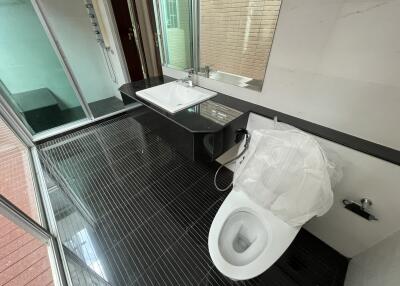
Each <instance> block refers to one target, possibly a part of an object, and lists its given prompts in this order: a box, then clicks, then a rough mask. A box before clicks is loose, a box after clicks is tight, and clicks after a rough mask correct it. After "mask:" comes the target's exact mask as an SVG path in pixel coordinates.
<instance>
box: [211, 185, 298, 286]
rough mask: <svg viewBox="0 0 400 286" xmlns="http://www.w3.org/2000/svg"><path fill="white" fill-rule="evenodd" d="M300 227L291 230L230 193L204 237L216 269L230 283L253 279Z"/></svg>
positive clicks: (239, 194)
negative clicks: (227, 278) (231, 281)
mask: <svg viewBox="0 0 400 286" xmlns="http://www.w3.org/2000/svg"><path fill="white" fill-rule="evenodd" d="M300 228H301V227H293V226H290V225H288V224H287V223H285V222H284V221H282V220H281V219H279V218H277V217H275V216H274V215H273V214H272V212H271V211H269V210H268V209H265V208H262V207H260V206H259V205H258V204H256V203H255V202H253V201H252V200H250V198H249V197H248V196H247V195H246V194H245V193H244V192H241V191H235V190H232V191H231V192H230V194H229V195H228V196H227V198H226V199H225V201H224V202H223V203H222V205H221V207H220V208H219V210H218V212H217V214H216V216H215V217H214V220H213V222H212V224H211V229H210V232H209V236H208V249H209V252H210V256H211V259H212V261H213V262H214V265H215V266H216V267H217V269H218V270H219V271H220V272H221V273H222V274H224V275H225V276H227V277H229V278H230V279H232V280H247V279H251V278H254V277H256V276H258V275H260V274H261V273H263V272H264V271H265V270H267V269H268V268H269V267H270V266H271V265H272V264H274V263H275V261H276V260H278V258H279V257H280V256H281V255H282V254H283V253H284V252H285V250H286V249H287V248H288V247H289V245H290V244H291V243H292V241H293V240H294V238H295V237H296V235H297V233H298V232H299V230H300Z"/></svg>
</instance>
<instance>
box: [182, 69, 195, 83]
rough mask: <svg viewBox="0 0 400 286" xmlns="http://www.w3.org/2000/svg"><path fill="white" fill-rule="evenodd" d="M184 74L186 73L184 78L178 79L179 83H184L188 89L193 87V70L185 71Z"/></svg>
mask: <svg viewBox="0 0 400 286" xmlns="http://www.w3.org/2000/svg"><path fill="white" fill-rule="evenodd" d="M185 72H187V75H186V77H185V78H182V79H180V80H179V82H182V83H185V84H186V85H187V86H189V87H193V86H194V83H193V75H194V69H193V68H190V69H186V70H185Z"/></svg>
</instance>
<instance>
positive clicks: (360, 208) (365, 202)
mask: <svg viewBox="0 0 400 286" xmlns="http://www.w3.org/2000/svg"><path fill="white" fill-rule="evenodd" d="M342 202H343V205H344V207H345V208H346V209H348V210H349V211H351V212H353V213H355V214H357V215H359V216H361V217H363V218H365V219H367V220H378V218H377V217H376V216H374V215H373V214H371V213H370V212H369V210H368V209H369V207H370V206H371V205H372V201H371V200H370V199H367V198H362V199H361V200H360V202H356V201H352V200H347V199H344V200H343V201H342Z"/></svg>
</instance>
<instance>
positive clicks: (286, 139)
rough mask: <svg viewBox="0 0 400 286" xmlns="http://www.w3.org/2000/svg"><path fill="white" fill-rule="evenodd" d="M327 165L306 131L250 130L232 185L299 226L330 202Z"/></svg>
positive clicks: (319, 148)
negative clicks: (247, 144) (247, 143)
mask: <svg viewBox="0 0 400 286" xmlns="http://www.w3.org/2000/svg"><path fill="white" fill-rule="evenodd" d="M330 167H331V165H330V164H329V162H328V160H327V158H326V154H325V153H324V151H323V150H322V149H321V147H320V145H319V144H318V142H317V141H316V140H315V139H314V138H313V137H312V136H310V135H308V134H307V133H304V132H302V131H300V130H298V129H295V128H290V127H289V126H287V125H286V126H283V125H282V126H281V128H276V129H272V130H254V131H253V132H252V134H251V143H250V147H249V150H248V151H247V153H246V155H245V157H244V158H243V159H242V160H240V161H239V162H238V163H237V166H236V172H235V175H234V189H235V190H236V191H243V192H245V193H246V194H247V195H248V196H249V197H250V198H251V199H252V200H253V201H255V202H256V203H258V204H259V205H260V206H262V207H264V208H268V209H270V210H271V211H272V212H273V213H274V214H275V215H276V216H277V217H279V218H280V219H282V220H284V221H285V222H287V223H288V224H290V225H293V226H299V225H302V224H304V223H305V222H306V221H308V220H309V219H310V218H312V217H314V216H321V215H323V214H324V213H326V212H327V211H328V210H329V208H330V207H331V206H332V203H333V193H332V189H331V183H330V175H329V172H328V169H329V168H330Z"/></svg>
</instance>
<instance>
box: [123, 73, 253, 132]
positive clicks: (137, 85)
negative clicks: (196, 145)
mask: <svg viewBox="0 0 400 286" xmlns="http://www.w3.org/2000/svg"><path fill="white" fill-rule="evenodd" d="M175 80H176V79H174V78H171V77H167V76H164V77H155V78H150V79H146V80H140V81H135V82H132V83H127V84H124V85H123V86H121V88H120V91H121V93H123V94H125V95H126V96H129V97H130V98H132V99H134V100H136V101H138V102H140V103H143V104H144V105H146V106H147V107H149V108H151V109H153V110H154V111H156V112H157V113H159V114H161V115H163V116H164V117H166V118H168V119H170V120H172V121H173V122H175V123H176V124H178V125H179V126H181V127H183V128H185V129H186V130H189V131H190V132H192V133H202V132H206V133H215V132H218V131H220V130H221V129H222V128H224V126H226V125H227V124H229V122H226V123H225V124H222V123H217V122H216V121H215V120H211V119H210V118H209V117H207V116H204V115H203V114H202V112H201V111H202V107H203V106H202V105H203V104H204V103H207V102H211V103H217V104H221V105H222V106H226V107H229V108H233V109H235V110H236V111H239V112H241V113H242V114H241V115H240V116H247V114H248V112H249V111H250V110H251V108H250V106H249V105H248V104H247V102H245V101H242V100H239V99H235V98H233V97H230V96H227V95H225V94H221V93H217V95H216V96H214V97H212V98H210V99H209V100H206V101H204V102H201V103H199V104H196V105H194V106H190V107H188V108H186V109H184V110H181V111H178V112H176V113H170V112H168V111H166V110H164V109H163V108H160V107H158V106H157V105H155V104H153V103H151V102H149V101H147V100H145V99H143V98H141V97H139V96H137V95H136V92H137V91H139V90H142V89H146V88H150V87H154V86H157V85H160V84H163V83H168V82H171V81H175ZM240 116H239V117H240ZM236 118H238V117H236Z"/></svg>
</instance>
